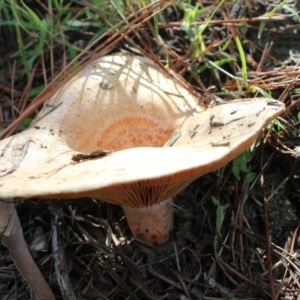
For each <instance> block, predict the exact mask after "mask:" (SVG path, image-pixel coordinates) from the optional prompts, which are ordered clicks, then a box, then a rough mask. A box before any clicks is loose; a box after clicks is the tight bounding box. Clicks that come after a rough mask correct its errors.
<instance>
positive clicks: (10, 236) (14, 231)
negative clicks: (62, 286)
mask: <svg viewBox="0 0 300 300" xmlns="http://www.w3.org/2000/svg"><path fill="white" fill-rule="evenodd" d="M0 236H1V237H2V242H3V244H4V245H5V246H6V247H7V248H8V250H9V253H10V256H11V258H12V260H13V262H14V264H15V265H16V267H17V269H18V270H19V272H20V273H21V275H22V276H23V278H24V279H25V280H26V282H27V284H28V285H29V287H30V288H31V289H32V291H33V292H34V294H35V296H36V298H37V299H38V300H55V297H54V294H53V292H52V291H51V289H50V287H49V285H48V283H47V282H46V280H45V278H44V277H43V275H42V273H41V272H40V270H39V269H38V267H37V265H36V264H35V261H34V260H33V258H32V256H31V255H30V252H29V250H28V247H27V245H26V243H25V240H24V235H23V230H22V227H21V224H20V220H19V217H18V215H17V212H16V209H15V205H14V203H13V200H12V199H11V200H7V201H4V200H2V201H1V202H0Z"/></svg>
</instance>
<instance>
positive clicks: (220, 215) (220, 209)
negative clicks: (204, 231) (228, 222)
mask: <svg viewBox="0 0 300 300" xmlns="http://www.w3.org/2000/svg"><path fill="white" fill-rule="evenodd" d="M211 201H212V203H213V205H215V206H216V207H217V208H216V229H215V231H216V235H217V236H218V237H220V238H221V237H222V234H221V228H222V223H223V220H224V218H225V212H226V209H227V208H228V207H229V206H230V204H223V205H222V204H220V202H219V200H218V199H217V198H216V197H214V196H212V197H211Z"/></svg>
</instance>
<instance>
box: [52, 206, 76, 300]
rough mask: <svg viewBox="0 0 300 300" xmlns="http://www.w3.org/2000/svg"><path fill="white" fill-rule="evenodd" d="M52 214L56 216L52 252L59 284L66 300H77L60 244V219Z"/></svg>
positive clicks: (53, 219)
mask: <svg viewBox="0 0 300 300" xmlns="http://www.w3.org/2000/svg"><path fill="white" fill-rule="evenodd" d="M52 213H53V215H54V216H53V218H52V222H51V227H52V252H53V259H54V267H55V273H56V276H57V282H58V285H59V288H60V291H61V294H62V296H63V299H64V300H76V296H75V293H74V290H73V288H72V285H71V282H70V277H69V274H68V267H67V263H66V258H65V253H64V249H63V248H62V246H61V245H60V242H59V232H58V228H59V220H60V217H59V215H58V214H57V213H55V212H52Z"/></svg>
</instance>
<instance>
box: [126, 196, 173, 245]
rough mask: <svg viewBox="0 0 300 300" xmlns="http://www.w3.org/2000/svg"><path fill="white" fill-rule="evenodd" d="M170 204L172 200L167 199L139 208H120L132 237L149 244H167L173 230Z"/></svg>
mask: <svg viewBox="0 0 300 300" xmlns="http://www.w3.org/2000/svg"><path fill="white" fill-rule="evenodd" d="M172 203H173V200H172V199H168V200H165V201H163V202H160V203H159V204H155V205H152V206H146V207H140V208H137V207H129V206H122V208H123V211H124V213H125V216H126V219H127V222H128V225H129V228H130V230H131V232H132V234H133V236H134V237H137V238H141V239H143V240H145V241H147V242H149V243H151V244H157V245H161V244H163V243H165V242H167V241H168V239H169V237H170V233H171V231H172V229H173V209H172Z"/></svg>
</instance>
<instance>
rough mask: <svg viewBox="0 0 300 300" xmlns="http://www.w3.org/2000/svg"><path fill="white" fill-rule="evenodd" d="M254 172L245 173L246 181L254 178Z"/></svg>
mask: <svg viewBox="0 0 300 300" xmlns="http://www.w3.org/2000/svg"><path fill="white" fill-rule="evenodd" d="M256 175H257V174H256V173H255V172H249V173H248V174H247V175H246V179H245V180H246V182H249V183H250V182H252V181H253V180H254V179H255V177H256Z"/></svg>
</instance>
